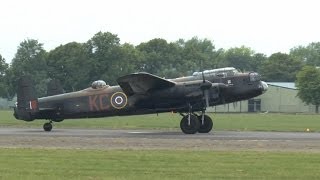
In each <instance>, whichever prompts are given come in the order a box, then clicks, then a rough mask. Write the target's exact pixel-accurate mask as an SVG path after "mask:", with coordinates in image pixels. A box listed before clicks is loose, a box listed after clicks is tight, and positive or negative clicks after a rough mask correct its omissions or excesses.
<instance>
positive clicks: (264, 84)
mask: <svg viewBox="0 0 320 180" xmlns="http://www.w3.org/2000/svg"><path fill="white" fill-rule="evenodd" d="M260 84H261V88H262V93H265V92H266V91H267V90H268V84H267V83H266V82H264V81H260Z"/></svg>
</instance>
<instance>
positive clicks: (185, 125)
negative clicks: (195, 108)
mask: <svg viewBox="0 0 320 180" xmlns="http://www.w3.org/2000/svg"><path fill="white" fill-rule="evenodd" d="M189 116H190V124H189V119H188V118H189ZM199 127H200V122H199V120H198V118H197V116H195V115H193V114H191V115H187V116H184V117H183V118H182V119H181V121H180V128H181V130H182V132H183V133H185V134H195V133H197V132H198V129H199Z"/></svg>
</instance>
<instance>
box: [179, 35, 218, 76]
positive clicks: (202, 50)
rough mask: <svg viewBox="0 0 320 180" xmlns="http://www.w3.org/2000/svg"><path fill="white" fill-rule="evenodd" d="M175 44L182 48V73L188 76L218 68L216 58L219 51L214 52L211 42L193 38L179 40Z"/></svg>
mask: <svg viewBox="0 0 320 180" xmlns="http://www.w3.org/2000/svg"><path fill="white" fill-rule="evenodd" d="M176 43H177V44H178V45H179V46H180V47H181V48H182V55H181V57H182V60H181V65H182V69H181V70H182V72H188V74H190V73H192V72H194V71H201V70H205V69H212V68H216V67H217V66H218V56H219V55H220V54H221V51H216V50H215V46H214V44H213V41H211V40H208V39H199V38H198V37H193V38H191V39H190V40H187V41H185V40H183V39H180V40H178V41H177V42H176Z"/></svg>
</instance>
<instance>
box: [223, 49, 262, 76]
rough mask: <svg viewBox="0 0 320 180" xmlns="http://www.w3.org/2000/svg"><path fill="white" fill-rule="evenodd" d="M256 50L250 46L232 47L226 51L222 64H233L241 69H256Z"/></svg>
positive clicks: (232, 65)
mask: <svg viewBox="0 0 320 180" xmlns="http://www.w3.org/2000/svg"><path fill="white" fill-rule="evenodd" d="M254 55H255V54H254V51H253V50H251V49H250V48H248V47H245V46H241V47H236V48H230V49H228V50H227V51H226V52H225V53H224V56H223V57H224V58H223V62H222V65H223V66H231V67H235V68H236V69H239V70H241V71H255V70H256V69H254V67H255V68H256V66H257V63H259V62H256V61H255V60H259V59H258V57H257V58H256V59H255V56H254Z"/></svg>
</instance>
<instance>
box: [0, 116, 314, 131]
mask: <svg viewBox="0 0 320 180" xmlns="http://www.w3.org/2000/svg"><path fill="white" fill-rule="evenodd" d="M209 115H210V116H211V117H212V119H213V120H214V129H215V130H236V131H297V132H298V131H305V130H306V129H307V128H308V129H310V131H316V132H320V115H301V114H299V115H295V114H272V113H269V114H223V113H222V114H209ZM180 120H181V116H180V115H178V114H172V113H162V114H159V115H158V116H157V115H139V116H124V117H107V118H93V119H73V120H65V121H63V122H61V123H54V128H107V129H108V128H109V129H180V127H179V125H180ZM44 122H45V121H38V120H36V121H32V122H24V121H20V120H16V119H15V118H14V117H13V115H12V111H0V127H36V128H42V125H43V123H44Z"/></svg>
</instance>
